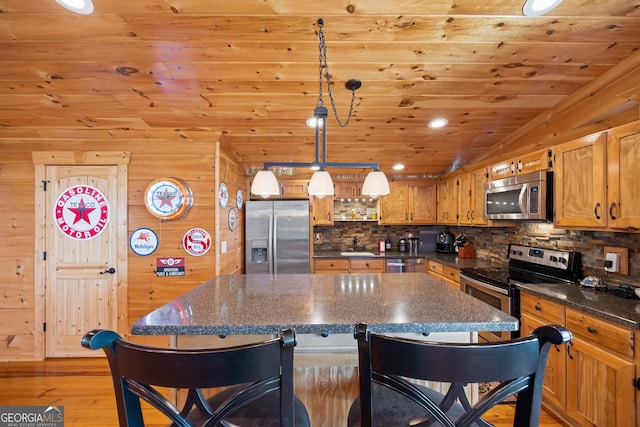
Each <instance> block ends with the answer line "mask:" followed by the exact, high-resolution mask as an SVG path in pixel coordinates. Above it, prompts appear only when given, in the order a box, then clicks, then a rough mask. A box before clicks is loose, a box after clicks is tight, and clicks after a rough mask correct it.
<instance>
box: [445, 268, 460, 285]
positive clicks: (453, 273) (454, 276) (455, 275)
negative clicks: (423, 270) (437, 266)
mask: <svg viewBox="0 0 640 427" xmlns="http://www.w3.org/2000/svg"><path fill="white" fill-rule="evenodd" d="M442 271H443V276H444V278H445V279H447V280H450V281H452V282H455V283H457V284H458V285H459V284H460V270H458V269H456V268H453V267H448V266H446V265H445V266H443V268H442Z"/></svg>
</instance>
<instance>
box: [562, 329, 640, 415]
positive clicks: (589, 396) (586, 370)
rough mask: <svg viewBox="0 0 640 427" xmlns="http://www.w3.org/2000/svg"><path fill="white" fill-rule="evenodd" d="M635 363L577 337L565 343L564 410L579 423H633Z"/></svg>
mask: <svg viewBox="0 0 640 427" xmlns="http://www.w3.org/2000/svg"><path fill="white" fill-rule="evenodd" d="M634 374H635V366H634V364H633V363H632V362H631V361H627V360H625V359H623V358H620V357H617V356H615V355H613V354H612V352H610V351H606V350H604V349H600V348H598V347H597V346H595V345H592V344H590V343H588V342H587V341H585V340H583V339H580V338H579V337H575V336H574V338H573V340H572V342H571V343H570V344H569V360H568V363H567V414H568V415H569V417H571V418H572V419H573V420H575V421H576V422H577V425H580V426H588V427H592V426H598V427H632V426H635V401H634V390H633V381H634V378H635V375H634Z"/></svg>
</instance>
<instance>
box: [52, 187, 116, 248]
mask: <svg viewBox="0 0 640 427" xmlns="http://www.w3.org/2000/svg"><path fill="white" fill-rule="evenodd" d="M53 214H54V217H55V221H56V225H57V226H58V228H59V229H60V231H62V232H63V233H64V234H65V235H66V236H68V237H71V238H72V239H76V240H89V239H93V238H94V237H96V236H97V235H98V234H100V233H102V232H103V231H104V229H105V228H106V226H107V223H108V222H109V203H108V202H107V199H106V198H105V197H104V195H103V194H102V193H101V192H100V190H98V189H97V188H95V187H92V186H90V185H75V186H73V187H69V188H67V189H66V190H65V191H64V192H63V193H62V194H61V195H60V197H58V200H57V201H56V205H55V208H54V213H53Z"/></svg>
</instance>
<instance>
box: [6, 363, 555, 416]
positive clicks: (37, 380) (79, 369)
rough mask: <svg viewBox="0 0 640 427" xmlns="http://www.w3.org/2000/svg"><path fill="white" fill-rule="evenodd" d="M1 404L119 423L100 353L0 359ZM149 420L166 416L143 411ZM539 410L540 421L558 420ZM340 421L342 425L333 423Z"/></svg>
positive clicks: (509, 410)
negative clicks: (60, 410)
mask: <svg viewBox="0 0 640 427" xmlns="http://www.w3.org/2000/svg"><path fill="white" fill-rule="evenodd" d="M0 405H2V406H26V405H46V406H48V405H53V406H64V416H65V427H89V426H95V427H100V426H117V425H118V419H117V415H116V404H115V398H114V395H113V384H112V382H111V375H110V374H109V367H108V364H107V361H106V359H104V358H78V359H48V360H45V361H42V362H0ZM146 414H147V415H146V417H147V423H148V425H149V426H164V425H166V424H167V423H166V419H164V418H163V417H162V416H161V415H158V414H157V413H156V412H154V411H153V410H151V409H149V410H147V411H146ZM512 416H513V406H512V405H508V404H504V405H498V406H497V407H496V408H494V409H493V410H492V411H491V413H489V414H487V416H486V417H485V419H486V420H487V421H489V422H491V423H493V424H495V426H496V427H507V426H511V425H512V421H511V420H512ZM561 425H562V424H560V423H558V422H557V421H556V420H555V419H554V418H553V417H551V415H549V414H547V413H543V414H542V419H541V422H540V426H543V427H548V426H561ZM336 427H341V426H336Z"/></svg>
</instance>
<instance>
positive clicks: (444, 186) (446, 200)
mask: <svg viewBox="0 0 640 427" xmlns="http://www.w3.org/2000/svg"><path fill="white" fill-rule="evenodd" d="M437 220H438V224H457V223H458V177H453V178H448V179H445V180H443V181H439V182H438V214H437Z"/></svg>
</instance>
